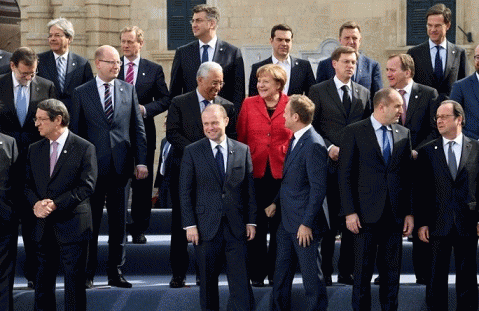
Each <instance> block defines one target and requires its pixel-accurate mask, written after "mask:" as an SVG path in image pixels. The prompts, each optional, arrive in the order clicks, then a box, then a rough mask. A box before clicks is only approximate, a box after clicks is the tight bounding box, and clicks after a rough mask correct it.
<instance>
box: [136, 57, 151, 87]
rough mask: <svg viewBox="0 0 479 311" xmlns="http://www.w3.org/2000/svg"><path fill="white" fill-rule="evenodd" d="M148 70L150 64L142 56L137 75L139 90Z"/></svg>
mask: <svg viewBox="0 0 479 311" xmlns="http://www.w3.org/2000/svg"><path fill="white" fill-rule="evenodd" d="M147 72H148V64H147V63H146V62H145V61H144V59H143V58H140V63H139V65H138V74H137V76H136V83H135V87H136V89H137V90H138V88H139V87H141V85H143V83H144V79H145V76H146V73H147Z"/></svg>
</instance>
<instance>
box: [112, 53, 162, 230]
mask: <svg viewBox="0 0 479 311" xmlns="http://www.w3.org/2000/svg"><path fill="white" fill-rule="evenodd" d="M125 75H126V72H125V70H124V65H122V66H121V68H120V73H119V75H118V77H119V79H121V80H124V77H125ZM135 89H136V94H137V96H138V102H139V104H140V105H143V106H144V107H145V110H146V117H145V118H143V122H144V124H145V132H146V142H147V146H148V151H147V155H146V163H147V167H148V172H150V174H148V177H147V178H145V179H140V180H137V179H133V180H132V184H131V187H132V190H133V195H132V202H131V218H132V220H133V223H132V226H131V227H130V232H131V233H133V234H138V233H143V232H145V231H146V229H148V226H149V224H150V216H151V191H152V186H153V163H154V162H155V149H156V127H155V116H157V115H158V114H160V113H162V112H164V111H166V110H168V107H169V106H170V97H169V94H168V89H167V87H166V84H165V75H164V74H163V68H162V67H161V66H160V65H158V64H156V63H154V62H151V61H149V60H147V59H144V58H140V63H139V66H138V74H137V77H136V82H135Z"/></svg>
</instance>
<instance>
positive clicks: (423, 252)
mask: <svg viewBox="0 0 479 311" xmlns="http://www.w3.org/2000/svg"><path fill="white" fill-rule="evenodd" d="M386 72H387V77H388V81H389V86H390V87H392V88H394V89H396V90H397V91H398V92H399V94H401V96H402V98H403V114H401V118H400V120H399V123H400V124H401V125H403V126H404V127H406V128H408V129H409V130H410V133H411V146H412V149H413V151H412V152H413V158H416V157H417V150H418V149H419V148H420V147H421V146H423V145H424V144H426V143H427V142H429V141H431V140H433V139H434V138H436V137H437V136H438V135H439V134H438V132H437V128H436V122H435V121H434V117H435V115H436V110H437V106H438V104H439V103H438V97H439V94H438V93H437V91H436V89H434V88H432V87H430V86H426V85H422V84H419V83H416V82H414V81H413V77H414V60H413V59H412V57H411V56H410V55H409V54H394V55H391V56H389V59H388V61H387V65H386ZM415 229H417V227H416V228H415ZM430 253H431V250H430V247H429V245H428V244H426V243H423V242H421V240H419V237H418V235H417V230H414V232H413V265H414V272H415V273H416V283H418V284H424V285H425V284H426V282H427V280H428V270H429V266H430V258H431V255H430Z"/></svg>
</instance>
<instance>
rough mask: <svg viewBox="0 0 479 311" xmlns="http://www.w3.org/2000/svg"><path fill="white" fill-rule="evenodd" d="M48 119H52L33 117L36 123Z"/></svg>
mask: <svg viewBox="0 0 479 311" xmlns="http://www.w3.org/2000/svg"><path fill="white" fill-rule="evenodd" d="M47 120H50V118H33V122H34V123H37V122H38V123H43V122H45V121H47Z"/></svg>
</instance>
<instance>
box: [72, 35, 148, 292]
mask: <svg viewBox="0 0 479 311" xmlns="http://www.w3.org/2000/svg"><path fill="white" fill-rule="evenodd" d="M95 66H96V68H97V71H98V76H97V77H96V78H95V79H94V80H91V81H89V82H87V83H85V84H83V85H82V86H79V87H77V88H76V89H75V91H74V93H73V103H74V105H73V107H74V109H73V112H72V122H71V130H72V131H73V132H74V133H78V135H80V136H81V137H83V138H85V139H87V140H88V141H90V142H91V143H93V145H95V147H96V155H97V159H98V183H97V186H96V188H95V193H94V194H93V195H92V197H91V206H92V218H93V237H92V240H91V241H90V245H89V253H88V264H87V280H86V286H87V287H91V286H92V284H93V277H94V276H95V271H96V267H97V251H98V234H99V230H100V223H101V218H102V215H103V207H104V205H105V197H106V198H107V199H106V209H107V212H108V227H109V241H108V247H109V254H108V267H107V273H108V284H109V285H112V286H118V287H126V288H129V287H131V284H130V283H129V282H127V281H126V280H125V278H124V277H123V274H122V272H121V266H122V265H123V264H124V262H125V244H126V232H125V224H126V205H127V200H128V198H127V194H128V189H129V187H130V183H129V179H130V177H131V174H132V172H133V169H134V172H135V176H136V178H137V179H143V178H146V176H147V175H148V169H147V166H146V150H147V147H146V135H145V127H144V125H143V120H142V118H141V114H140V108H139V106H138V99H137V97H136V92H135V87H134V86H133V85H131V84H129V83H126V82H124V81H121V80H117V79H116V77H117V76H118V73H119V71H120V66H121V61H120V56H119V55H118V52H117V50H116V49H115V48H113V47H112V46H108V45H105V46H101V47H99V48H98V49H97V50H96V52H95Z"/></svg>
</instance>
